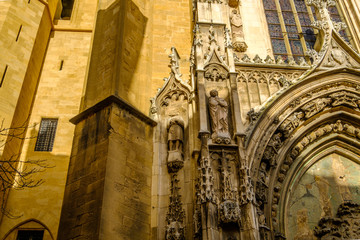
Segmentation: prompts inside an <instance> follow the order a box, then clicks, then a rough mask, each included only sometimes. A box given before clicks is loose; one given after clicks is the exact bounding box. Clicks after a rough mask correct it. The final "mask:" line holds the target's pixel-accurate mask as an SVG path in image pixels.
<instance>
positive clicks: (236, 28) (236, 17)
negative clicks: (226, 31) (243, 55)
mask: <svg viewBox="0 0 360 240" xmlns="http://www.w3.org/2000/svg"><path fill="white" fill-rule="evenodd" d="M230 23H231V31H232V37H233V46H234V49H235V51H237V52H245V51H246V49H247V45H246V43H245V39H244V30H243V22H242V19H241V15H240V14H239V13H238V11H237V10H236V9H233V10H232V11H231V13H230Z"/></svg>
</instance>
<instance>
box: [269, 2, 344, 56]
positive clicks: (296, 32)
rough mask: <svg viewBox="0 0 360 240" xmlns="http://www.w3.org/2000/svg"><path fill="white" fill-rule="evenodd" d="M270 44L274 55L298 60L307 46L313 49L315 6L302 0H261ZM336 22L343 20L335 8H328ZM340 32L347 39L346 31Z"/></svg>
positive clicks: (314, 39)
mask: <svg viewBox="0 0 360 240" xmlns="http://www.w3.org/2000/svg"><path fill="white" fill-rule="evenodd" d="M263 3H264V9H265V14H266V20H267V23H268V28H269V33H270V38H271V44H272V47H273V52H274V56H275V58H277V57H278V56H282V57H283V59H284V60H285V61H286V60H287V59H288V57H290V56H291V57H293V58H294V59H295V60H298V59H299V57H304V56H305V52H306V50H308V49H313V48H314V45H315V42H316V35H317V33H318V31H317V30H316V29H314V28H313V27H312V26H311V22H312V21H314V20H316V15H315V9H314V8H313V7H309V6H307V5H306V4H305V1H304V0H263ZM329 13H330V15H331V18H332V20H333V21H335V22H339V21H342V19H341V15H340V14H339V11H338V9H337V8H336V7H331V8H329ZM340 34H341V35H342V36H343V37H344V39H345V40H347V41H348V39H349V36H347V35H346V32H345V31H341V32H340Z"/></svg>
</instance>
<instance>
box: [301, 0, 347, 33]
mask: <svg viewBox="0 0 360 240" xmlns="http://www.w3.org/2000/svg"><path fill="white" fill-rule="evenodd" d="M305 2H306V4H307V5H309V6H314V7H315V8H316V9H317V10H318V12H319V14H320V19H321V20H319V21H315V22H313V23H312V25H313V27H315V28H318V29H321V30H323V31H325V32H327V31H328V30H332V29H333V30H334V31H336V32H339V31H341V30H342V29H345V28H346V24H345V23H342V22H333V21H332V20H331V16H330V13H329V10H328V8H329V7H334V6H336V1H335V0H306V1H305Z"/></svg>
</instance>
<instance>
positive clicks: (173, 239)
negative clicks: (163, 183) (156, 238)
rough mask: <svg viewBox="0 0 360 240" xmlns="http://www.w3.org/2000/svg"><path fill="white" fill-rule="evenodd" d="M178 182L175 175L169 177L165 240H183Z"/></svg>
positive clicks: (183, 216) (182, 211)
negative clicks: (169, 191) (169, 188)
mask: <svg viewBox="0 0 360 240" xmlns="http://www.w3.org/2000/svg"><path fill="white" fill-rule="evenodd" d="M178 182H179V180H178V179H177V175H176V174H173V175H172V177H171V195H170V205H169V211H168V213H167V215H166V222H167V225H166V232H165V239H166V240H184V239H185V224H184V220H185V211H184V210H183V208H182V203H181V195H180V194H179V190H180V188H179V187H178Z"/></svg>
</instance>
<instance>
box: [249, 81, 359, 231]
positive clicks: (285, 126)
mask: <svg viewBox="0 0 360 240" xmlns="http://www.w3.org/2000/svg"><path fill="white" fill-rule="evenodd" d="M357 89H359V86H358V85H357V84H353V83H344V82H338V83H334V84H328V85H326V86H323V87H321V88H318V89H315V90H313V91H311V92H309V93H308V94H305V95H303V96H302V97H300V98H298V99H296V100H294V102H292V103H291V104H290V105H288V107H287V108H285V109H284V110H283V111H282V114H286V113H287V114H288V115H287V117H286V118H285V119H283V120H282V121H281V122H280V121H279V118H280V119H281V114H280V115H279V117H278V118H276V119H277V121H276V122H274V123H275V124H276V126H277V128H276V130H275V131H273V132H274V133H273V135H272V136H271V137H270V138H269V137H266V136H264V139H266V138H268V139H269V140H268V142H267V144H266V145H265V146H266V147H265V148H264V151H263V154H262V155H261V162H260V168H259V170H258V179H257V183H256V200H257V203H258V204H259V210H258V211H259V212H258V217H259V221H260V218H262V221H263V220H264V219H263V218H264V216H265V215H264V212H265V205H267V204H270V206H269V207H270V212H271V213H270V216H271V221H272V224H273V227H274V228H275V229H276V228H277V227H276V226H277V217H276V216H277V212H278V211H277V209H278V204H279V200H280V192H281V185H282V183H283V182H284V180H285V177H286V174H287V172H288V170H289V169H290V167H291V164H292V163H293V161H294V160H295V159H296V158H297V156H299V154H300V153H301V152H302V151H303V150H304V149H305V148H306V146H308V145H309V144H310V143H312V142H314V141H316V140H317V139H319V138H321V137H323V136H326V135H328V134H330V133H341V134H345V135H348V136H350V137H355V138H357V139H360V128H358V127H355V126H354V125H352V124H351V123H347V122H343V121H342V120H338V121H335V122H332V123H327V124H325V125H322V126H320V127H318V128H317V129H315V130H313V131H312V132H311V133H309V134H308V135H306V136H304V137H303V138H301V139H299V141H298V142H297V143H296V144H295V145H294V146H293V147H292V148H291V149H290V150H289V151H288V155H287V157H285V159H284V161H283V162H282V163H281V165H280V166H279V167H277V169H278V172H277V173H276V177H275V182H273V185H272V186H273V187H272V189H271V191H272V192H273V195H272V199H267V196H268V191H269V190H270V189H268V187H269V185H268V181H269V178H270V177H269V174H270V172H271V169H273V168H274V167H275V166H278V165H279V162H278V161H279V160H280V159H279V157H278V153H279V152H280V150H281V148H282V147H283V145H284V141H285V140H287V139H288V138H291V136H292V134H293V133H294V131H295V130H296V129H297V128H298V127H299V126H301V125H302V124H303V123H304V122H305V121H306V120H308V119H310V118H312V117H314V116H315V115H316V114H318V113H319V112H322V111H325V110H329V109H331V108H334V107H338V106H346V107H349V108H351V109H352V110H355V111H360V109H359V108H360V95H359V94H358V93H357ZM309 99H311V100H309ZM289 111H291V112H292V113H291V114H289ZM263 225H264V228H263V230H264V231H265V230H266V229H267V225H266V224H263ZM266 231H267V230H266ZM266 231H265V232H266ZM265 232H264V234H265Z"/></svg>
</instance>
